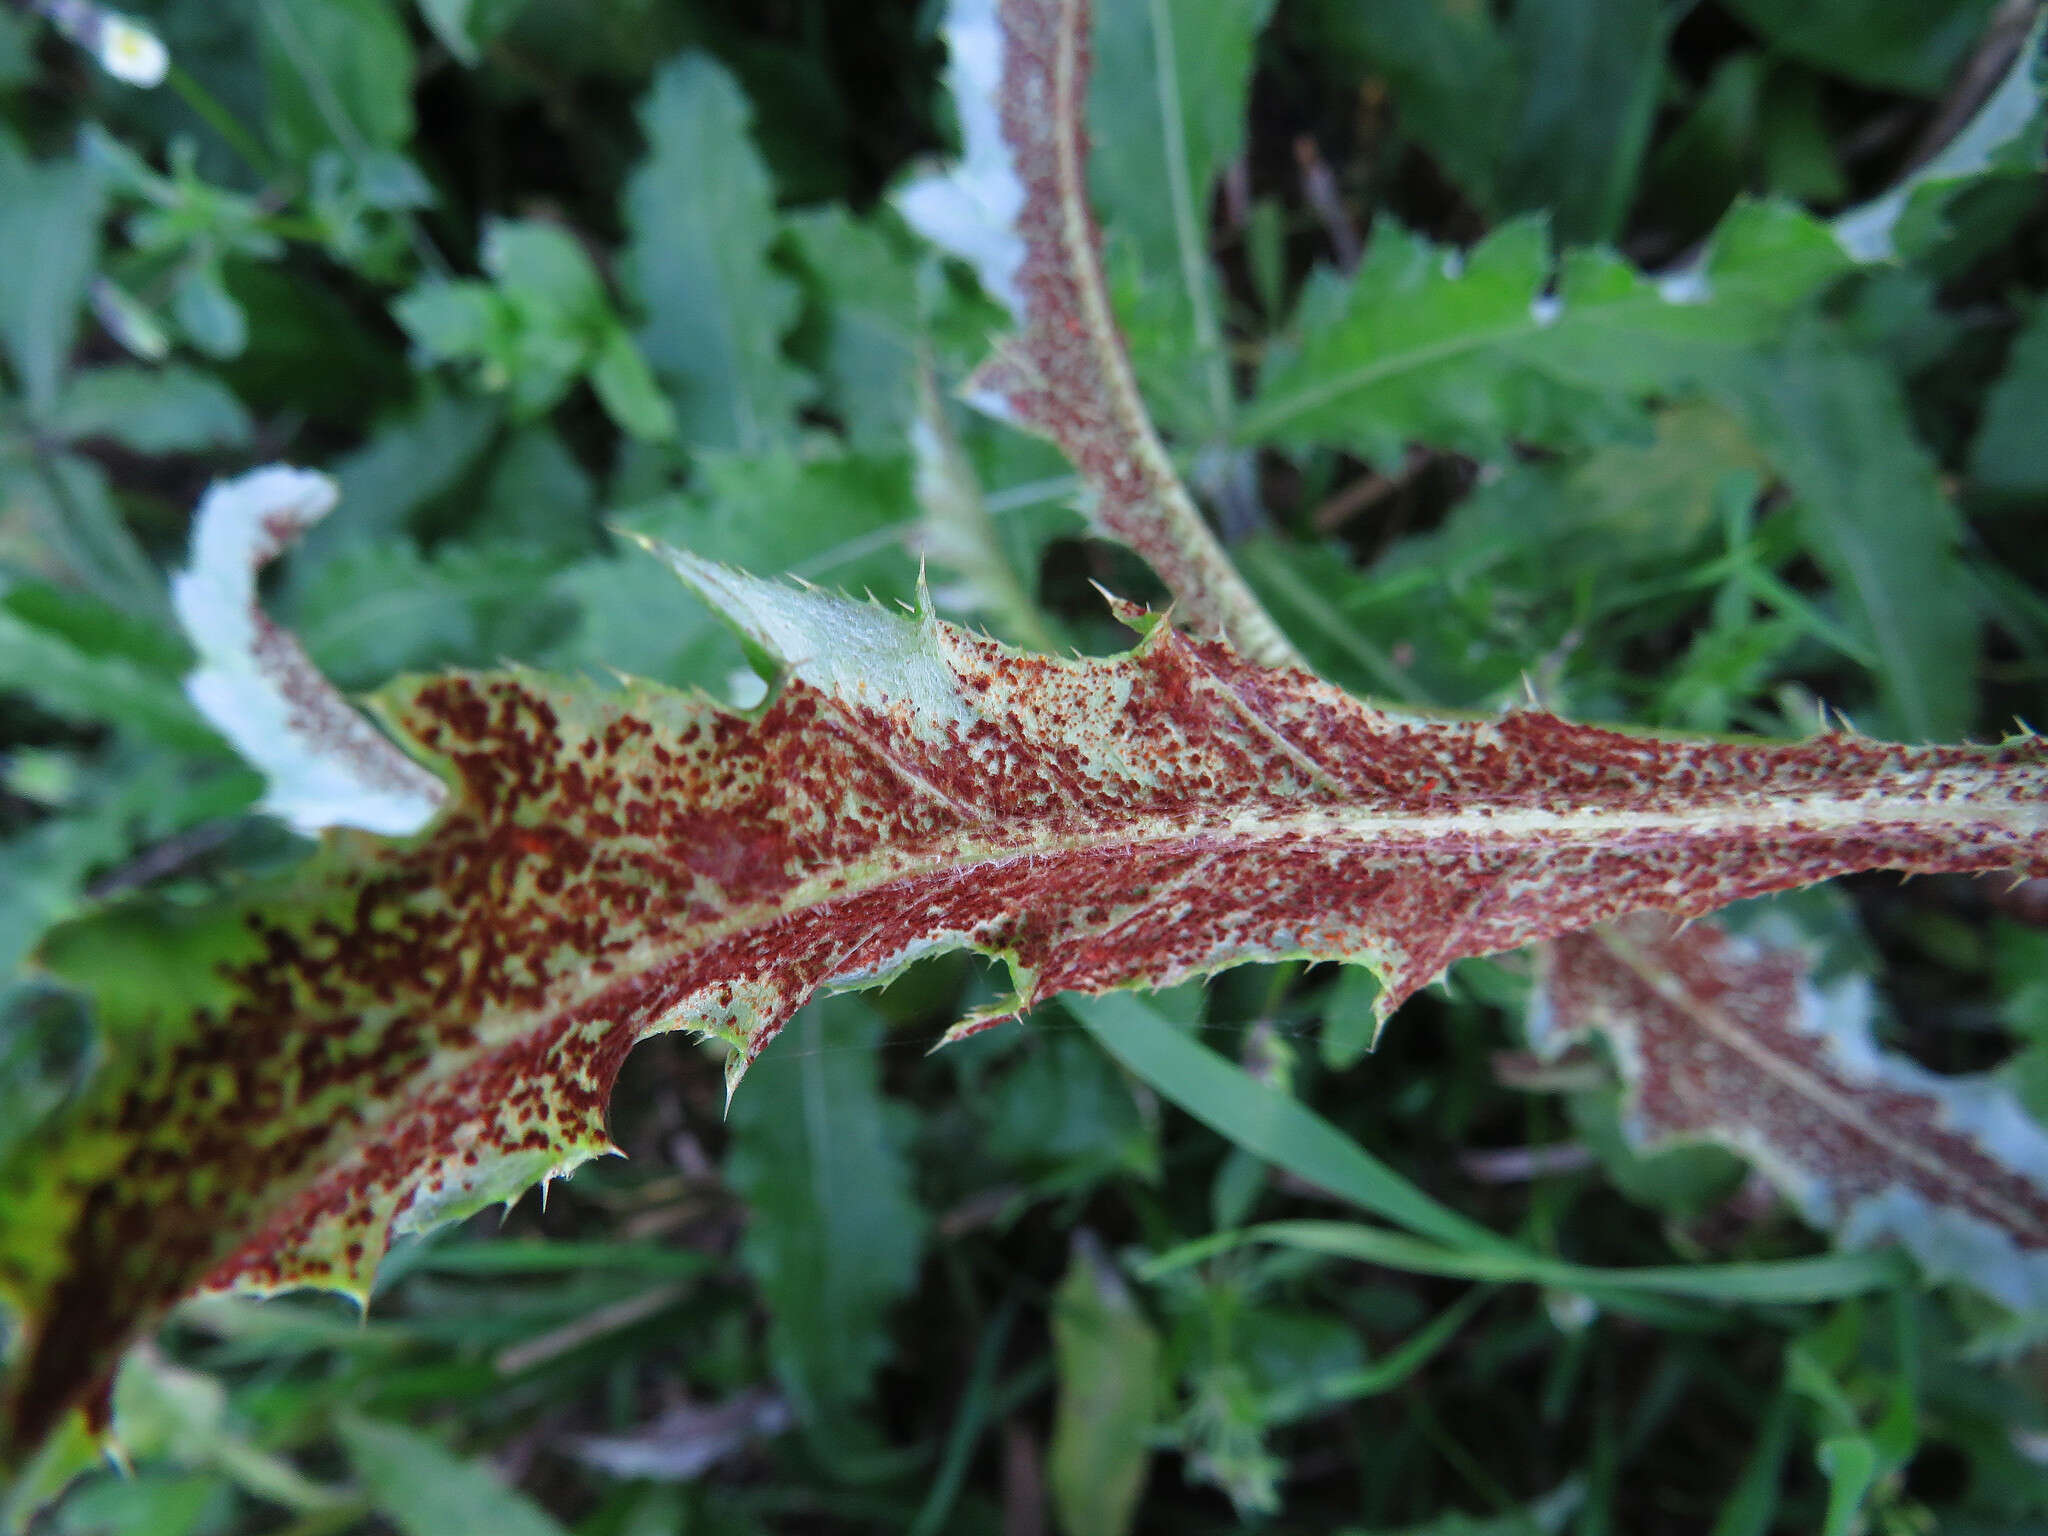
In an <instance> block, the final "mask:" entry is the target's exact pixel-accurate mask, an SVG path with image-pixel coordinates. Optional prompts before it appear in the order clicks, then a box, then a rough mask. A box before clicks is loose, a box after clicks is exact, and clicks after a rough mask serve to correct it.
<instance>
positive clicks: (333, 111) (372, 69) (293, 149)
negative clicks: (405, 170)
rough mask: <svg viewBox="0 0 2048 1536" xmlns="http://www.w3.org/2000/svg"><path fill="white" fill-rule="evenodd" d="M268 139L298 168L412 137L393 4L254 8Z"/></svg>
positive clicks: (320, 2)
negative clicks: (331, 151)
mask: <svg viewBox="0 0 2048 1536" xmlns="http://www.w3.org/2000/svg"><path fill="white" fill-rule="evenodd" d="M257 10H258V15H259V16H260V18H261V21H262V25H261V28H260V33H261V38H262V49H263V73H264V81H265V85H266V87H267V91H266V94H267V96H268V101H269V107H270V137H271V140H272V142H273V143H275V144H276V146H277V147H278V148H279V149H280V150H282V151H283V152H284V153H285V154H286V155H287V156H289V157H290V158H291V159H293V160H295V161H300V162H305V161H310V160H311V159H312V158H313V157H314V156H315V155H317V154H318V153H319V152H320V151H321V150H323V149H327V148H329V147H333V148H338V149H340V150H341V151H343V152H344V153H345V154H347V155H348V156H349V157H350V158H351V159H363V158H367V156H368V155H369V153H370V151H372V150H376V149H395V148H397V147H399V146H400V145H402V144H404V143H405V142H406V140H408V139H410V138H411V137H412V129H413V112H412V75H413V49H412V39H411V38H410V37H409V36H408V35H407V33H406V29H405V23H404V21H403V20H402V19H401V17H400V15H399V12H398V8H397V6H396V5H395V4H393V0H259V4H258V8H257Z"/></svg>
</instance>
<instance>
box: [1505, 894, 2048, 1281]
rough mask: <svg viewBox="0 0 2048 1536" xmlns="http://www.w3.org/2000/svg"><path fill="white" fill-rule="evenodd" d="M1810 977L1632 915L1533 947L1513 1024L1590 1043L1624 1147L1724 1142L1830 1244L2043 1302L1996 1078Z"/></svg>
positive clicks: (2047, 1270) (2009, 1120)
mask: <svg viewBox="0 0 2048 1536" xmlns="http://www.w3.org/2000/svg"><path fill="white" fill-rule="evenodd" d="M1811 969H1812V958H1811V957H1810V956H1809V955H1808V954H1807V953H1805V951H1804V950H1802V949H1800V948H1797V947H1793V946H1789V945H1780V944H1767V943H1763V942H1759V941H1757V940H1756V939H1753V938H1748V937H1736V936H1734V935H1731V934H1730V933H1728V932H1727V931H1726V930H1724V929H1722V928H1720V927H1717V926H1715V925H1714V924H1711V923H1694V924H1691V925H1689V926H1681V925H1679V924H1676V923H1674V922H1672V921H1671V920H1670V919H1669V918H1667V917H1664V916H1660V915H1657V914H1653V913H1641V914H1637V915H1635V916H1632V917H1629V918H1627V919H1625V920H1623V921H1622V922H1619V923H1616V924H1614V925H1612V926H1611V927H1609V928H1606V929H1603V930H1598V931H1594V932H1589V933H1579V934H1574V935H1572V936H1571V937H1569V938H1564V939H1560V940H1558V941H1557V942H1555V943H1553V944H1551V945H1548V946H1546V951H1545V959H1544V962H1543V972H1542V978H1541V982H1540V984H1539V987H1538V990H1537V997H1536V1003H1535V1012H1534V1014H1533V1015H1532V1022H1531V1031H1532V1033H1533V1034H1535V1035H1536V1037H1537V1038H1538V1040H1539V1042H1540V1043H1541V1044H1542V1045H1543V1046H1544V1047H1545V1048H1546V1049H1548V1048H1552V1047H1562V1046H1563V1045H1564V1044H1565V1043H1567V1042H1569V1041H1571V1040H1573V1039H1577V1038H1581V1037H1583V1036H1584V1035H1586V1034H1588V1033H1590V1032H1591V1031H1594V1030H1598V1031H1600V1032H1601V1033H1603V1034H1605V1035H1606V1036H1607V1038H1608V1040H1609V1041H1610V1042H1611V1043H1612V1044H1613V1047H1614V1055H1615V1060H1616V1062H1617V1063H1618V1065H1619V1067H1620V1069H1621V1072H1622V1076H1623V1078H1624V1080H1625V1081H1626V1084H1627V1087H1628V1091H1629V1097H1630V1106H1631V1121H1632V1124H1631V1130H1632V1132H1633V1134H1634V1135H1635V1136H1636V1137H1637V1139H1639V1140H1641V1141H1643V1142H1645V1143H1649V1144H1653V1145H1654V1144H1659V1143H1664V1142H1670V1141H1677V1140H1711V1141H1718V1142H1721V1143H1724V1144H1726V1145H1728V1146H1730V1147H1733V1148H1734V1149H1735V1150H1737V1151H1739V1152H1741V1153H1743V1154H1744V1155H1746V1156H1748V1157H1750V1158H1752V1159H1753V1160H1754V1161H1755V1162H1756V1164H1757V1166H1758V1167H1759V1168H1760V1169H1762V1171H1763V1172H1764V1173H1765V1174H1766V1175H1767V1176H1768V1177H1769V1178H1770V1179H1771V1180H1772V1182H1773V1183H1775V1184H1777V1185H1778V1186H1779V1188H1781V1189H1782V1190H1784V1192H1785V1194H1786V1195H1787V1197H1788V1198H1789V1199H1790V1200H1791V1201H1792V1202H1793V1204H1794V1205H1796V1206H1797V1207H1798V1209H1799V1211H1800V1213H1801V1214H1802V1215H1803V1216H1805V1218H1806V1219H1807V1220H1808V1221H1810V1222H1812V1223H1813V1224H1814V1225H1816V1226H1820V1227H1827V1228H1831V1229H1833V1230H1834V1231H1835V1232H1836V1233H1837V1235H1838V1237H1839V1239H1840V1241H1841V1242H1842V1243H1843V1244H1844V1245H1846V1246H1849V1247H1859V1248H1860V1247H1875V1246H1878V1245H1879V1244H1881V1243H1884V1242H1888V1241H1897V1242H1901V1243H1903V1244H1905V1246H1906V1247H1907V1249H1908V1250H1910V1251H1911V1252H1912V1254H1913V1256H1914V1258H1916V1259H1917V1260H1918V1261H1919V1262H1920V1265H1921V1267H1922V1268H1923V1269H1924V1270H1925V1271H1926V1272H1927V1273H1928V1274H1930V1275H1932V1276H1934V1277H1936V1278H1943V1279H1954V1280H1958V1281H1961V1282H1962V1283H1964V1284H1966V1285H1969V1286H1973V1287H1975V1288H1976V1289H1978V1290H1980V1291H1983V1292H1984V1293H1986V1294H1987V1295H1990V1296H1994V1297H1996V1298H1997V1299H1998V1300H2000V1301H2002V1302H2004V1303H2005V1304H2006V1305H2007V1306H2009V1307H2012V1308H2013V1309H2014V1310H2016V1311H2020V1312H2027V1313H2039V1312H2041V1311H2042V1310H2043V1309H2044V1308H2048V1135H2044V1134H2043V1133H2042V1132H2041V1130H2040V1129H2039V1128H2038V1127H2037V1126H2035V1125H2034V1124H2033V1122H2032V1121H2030V1120H2029V1119H2028V1118H2027V1115H2026V1112H2025V1111H2024V1110H2023V1109H2022V1108H2021V1107H2020V1104H2019V1101H2018V1100H2017V1099H2016V1098H2015V1097H2014V1096H2013V1095H2012V1094H2011V1093H2010V1092H2009V1091H2008V1090H2006V1089H2005V1088H2004V1087H2002V1086H2001V1085H1999V1084H1998V1083H1996V1082H1995V1081H1993V1080H1991V1079H1989V1078H1983V1077H1948V1078H1944V1077H1938V1076H1936V1075H1935V1074H1934V1073H1931V1072H1927V1071H1924V1070H1922V1069H1921V1068H1920V1067H1918V1066H1916V1065H1914V1064H1913V1063H1912V1062H1911V1061H1909V1060H1907V1059H1906V1058H1904V1057H1902V1056H1899V1055H1897V1054H1894V1053H1892V1052H1888V1051H1884V1050H1881V1049H1879V1048H1878V1046H1877V1044H1876V1042H1875V1041H1874V1040H1873V1038H1872V1036H1871V1030H1870V1017H1871V1011H1872V999H1871V995H1870V984H1869V979H1868V978H1867V977H1865V976H1862V975H1851V976H1848V977H1845V978H1843V979H1842V980H1840V981H1837V982H1835V983H1832V984H1830V985H1826V986H1823V985H1820V984H1817V983H1816V982H1815V981H1814V979H1813V977H1812V975H1811Z"/></svg>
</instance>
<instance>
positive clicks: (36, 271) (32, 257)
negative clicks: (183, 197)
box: [0, 138, 103, 413]
mask: <svg viewBox="0 0 2048 1536" xmlns="http://www.w3.org/2000/svg"><path fill="white" fill-rule="evenodd" d="M102 203H103V192H102V188H101V184H100V177H99V173H98V172H97V171H96V170H94V168H93V167H92V166H90V165H88V164H87V163H86V162H84V161H83V160H77V159H73V160H50V161H44V162H41V163H37V162H35V161H32V160H29V159H28V158H26V157H25V156H24V155H22V154H21V153H20V152H19V151H18V150H16V149H15V148H14V147H13V145H12V142H11V141H10V140H9V139H6V138H0V272H4V273H6V274H7V276H6V279H5V280H4V281H0V343H4V344H5V346H6V349H7V361H8V363H9V364H10V365H11V366H12V367H13V369H14V374H15V378H16V380H17V381H18V382H19V384H20V387H21V392H22V394H23V395H25V396H26V397H27V399H28V404H29V408H30V410H32V411H35V412H39V413H40V412H47V411H50V410H53V409H54V408H55V406H56V404H57V396H58V390H59V386H60V384H61V383H62V380H63V375H64V370H65V368H66V366H67V365H68V364H69V362H70V358H71V346H72V339H73V337H74V336H75V334H76V332H77V326H78V307H79V305H80V304H81V303H82V302H84V299H85V285H86V282H87V280H88V279H89V278H91V276H92V273H93V268H94V267H95V266H96V265H97V263H98V261H99V226H100V211H101V207H102Z"/></svg>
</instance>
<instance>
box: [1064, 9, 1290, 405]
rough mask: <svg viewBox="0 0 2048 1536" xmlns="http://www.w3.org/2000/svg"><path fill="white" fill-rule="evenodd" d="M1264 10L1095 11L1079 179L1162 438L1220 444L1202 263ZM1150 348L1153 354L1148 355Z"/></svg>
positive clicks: (1213, 337)
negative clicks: (1085, 151) (1084, 181)
mask: <svg viewBox="0 0 2048 1536" xmlns="http://www.w3.org/2000/svg"><path fill="white" fill-rule="evenodd" d="M1272 9H1273V0H1223V3H1214V0H1126V3H1122V4H1113V5H1101V6H1098V7H1096V13H1095V71H1094V75H1093V80H1092V83H1091V85H1090V89H1089V99H1088V123H1089V134H1090V137H1091V139H1092V140H1093V141H1094V146H1095V147H1094V153H1093V154H1091V155H1090V156H1089V162H1088V178H1089V183H1090V186H1091V189H1092V191H1093V193H1094V197H1095V205H1096V208H1097V210H1098V212H1099V213H1100V216H1101V218H1102V222H1103V226H1104V233H1105V237H1106V239H1107V240H1108V243H1109V265H1110V269H1111V271H1112V272H1114V273H1118V274H1119V275H1120V276H1121V275H1123V271H1124V269H1125V268H1126V267H1127V268H1129V269H1133V270H1134V274H1135V280H1134V281H1133V282H1129V283H1126V284H1123V285H1121V286H1122V287H1123V291H1124V293H1125V295H1126V296H1127V298H1128V300H1129V301H1130V303H1131V304H1134V305H1135V306H1137V310H1136V312H1134V313H1127V314H1126V315H1125V317H1124V318H1125V330H1126V332H1127V333H1128V334H1129V336H1130V338H1131V342H1132V364H1133V366H1134V367H1136V369H1137V371H1138V377H1139V380H1140V381H1141V383H1142V384H1143V385H1144V387H1145V393H1146V396H1147V398H1148V399H1149V400H1150V401H1151V402H1152V404H1153V407H1154V409H1155V410H1157V411H1158V412H1159V413H1160V417H1161V420H1162V421H1163V422H1164V423H1165V424H1166V425H1167V426H1168V427H1170V428H1177V429H1180V430H1182V431H1184V432H1186V431H1192V432H1196V433H1199V434H1200V435H1202V436H1206V437H1216V436H1220V435H1221V434H1222V432H1223V429H1224V427H1225V425H1226V423H1227V422H1228V420H1229V417H1230V413H1231V408H1232V400H1231V396H1232V388H1231V381H1230V360H1229V358H1228V357H1227V356H1226V355H1225V352H1224V347H1223V323H1222V307H1223V304H1222V293H1221V287H1220V285H1219V283H1218V282H1217V279H1216V271H1215V267H1214V265H1213V263H1212V262H1211V260H1210V256H1209V226H1210V219H1209V210H1210V204H1211V201H1212V199H1213V196H1214V193H1215V188H1216V181H1217V178H1218V177H1220V176H1221V175H1222V174H1223V170H1224V168H1225V167H1226V166H1227V165H1228V164H1229V162H1230V161H1232V160H1233V159H1235V158H1236V157H1237V154H1238V152H1239V149H1240V147H1241V145H1242V144H1243V141H1244V133H1245V101H1246V97H1247V95H1248V94H1249V91H1250V86H1251V73H1252V48H1253V45H1254V43H1255V42H1256V41H1257V39H1258V36H1259V33H1260V32H1261V31H1262V30H1263V29H1264V27H1265V25H1266V18H1267V17H1268V16H1269V15H1270V14H1271V13H1272ZM1147 342H1151V343H1153V345H1150V346H1148V345H1146V343H1147Z"/></svg>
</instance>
